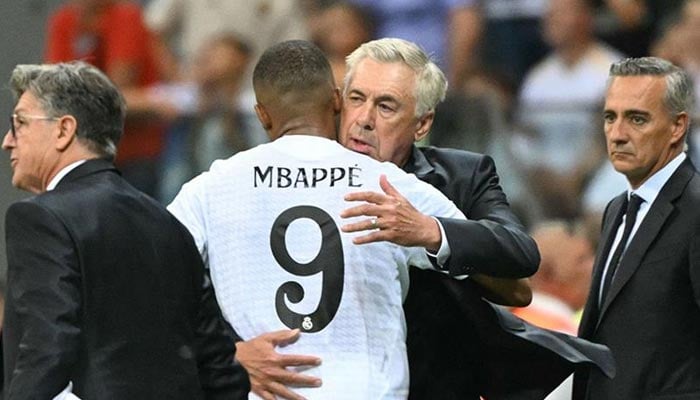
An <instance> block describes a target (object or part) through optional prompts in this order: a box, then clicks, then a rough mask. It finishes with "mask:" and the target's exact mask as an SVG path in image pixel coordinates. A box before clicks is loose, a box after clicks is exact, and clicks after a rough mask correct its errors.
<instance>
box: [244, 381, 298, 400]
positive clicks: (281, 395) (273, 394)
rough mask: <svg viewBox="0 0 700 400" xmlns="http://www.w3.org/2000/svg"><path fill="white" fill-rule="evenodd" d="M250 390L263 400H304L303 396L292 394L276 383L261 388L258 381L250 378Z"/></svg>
mask: <svg viewBox="0 0 700 400" xmlns="http://www.w3.org/2000/svg"><path fill="white" fill-rule="evenodd" d="M250 390H251V391H252V392H253V393H255V394H257V395H258V396H260V397H261V398H263V399H264V400H276V399H288V400H305V398H304V397H303V396H301V395H298V394H296V393H294V392H293V391H291V390H290V389H289V388H287V387H285V386H284V385H282V384H280V383H277V382H270V383H268V384H267V385H266V386H263V385H262V384H261V383H260V381H258V380H253V379H252V378H251V383H250Z"/></svg>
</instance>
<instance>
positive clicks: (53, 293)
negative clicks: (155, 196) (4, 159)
mask: <svg viewBox="0 0 700 400" xmlns="http://www.w3.org/2000/svg"><path fill="white" fill-rule="evenodd" d="M6 235H7V258H8V276H7V280H8V285H7V299H6V307H5V325H4V328H3V349H4V363H5V382H4V383H5V385H4V386H5V400H18V399H50V398H52V396H54V395H56V394H58V393H59V392H60V391H61V390H63V388H64V387H65V386H66V384H67V383H68V381H72V382H73V385H74V389H73V391H74V393H75V394H76V395H77V396H79V397H81V398H82V399H85V400H90V399H100V400H109V399H114V400H124V399H183V400H184V399H188V400H189V399H201V398H204V394H205V393H206V394H207V395H210V396H208V398H235V396H244V393H246V392H247V390H248V387H247V376H246V375H245V373H244V372H243V371H242V369H241V368H239V367H238V368H237V367H235V366H234V364H233V353H234V351H235V350H234V348H233V345H232V342H231V341H230V339H229V338H227V337H225V336H224V334H223V333H224V331H223V327H222V326H221V325H219V322H220V321H221V318H220V311H219V310H218V305H216V303H215V299H214V297H213V294H212V292H211V286H210V285H209V286H207V285H206V282H205V280H204V279H205V275H204V268H203V265H202V261H201V258H200V256H199V253H198V251H197V249H196V247H195V245H194V242H193V240H192V238H191V236H190V234H189V232H188V231H187V229H186V228H185V227H184V226H182V225H181V224H180V223H179V222H178V221H177V220H176V219H175V218H174V217H173V216H171V215H170V214H169V213H168V212H167V211H166V210H165V209H164V208H163V207H162V206H160V205H159V204H157V203H156V202H155V201H154V200H152V199H151V198H149V197H147V196H146V195H144V194H142V193H140V192H138V191H137V190H135V189H134V188H133V187H131V186H130V185H129V184H127V183H126V182H125V181H124V180H123V179H122V178H121V177H120V176H119V174H118V173H117V171H116V170H115V169H114V167H113V166H112V165H111V163H109V162H107V161H104V160H90V161H87V162H85V163H84V164H82V165H80V166H79V167H77V168H75V169H74V170H72V171H71V172H70V173H68V174H67V175H66V176H65V177H64V178H63V179H62V180H61V182H60V183H59V185H58V186H57V187H56V189H55V190H52V191H49V192H46V193H43V194H41V195H38V196H35V197H32V198H30V199H27V200H24V201H20V202H18V203H15V204H13V205H12V206H10V208H9V209H8V211H7V215H6ZM198 364H199V365H198Z"/></svg>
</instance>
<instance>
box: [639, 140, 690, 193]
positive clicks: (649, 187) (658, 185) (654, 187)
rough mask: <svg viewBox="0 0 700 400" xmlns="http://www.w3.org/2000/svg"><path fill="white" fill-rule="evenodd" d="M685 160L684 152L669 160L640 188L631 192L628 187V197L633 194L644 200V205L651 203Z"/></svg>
mask: <svg viewBox="0 0 700 400" xmlns="http://www.w3.org/2000/svg"><path fill="white" fill-rule="evenodd" d="M686 158H687V155H686V154H685V152H681V154H679V155H677V156H676V157H675V158H674V159H673V160H671V162H669V163H668V164H666V165H665V166H664V167H663V168H661V169H660V170H658V171H656V173H655V174H654V175H652V176H651V177H650V178H649V179H647V180H646V182H644V183H643V184H642V185H641V186H640V187H638V188H637V190H632V188H631V187H629V186H628V189H627V194H628V196H629V195H630V194H632V193H634V194H636V195H638V196H639V197H641V198H642V199H644V202H645V203H647V204H651V203H653V202H654V200H656V197H657V196H658V195H659V192H661V189H662V188H663V187H664V185H665V184H666V182H668V180H669V179H670V178H671V175H673V173H674V172H675V171H676V170H677V169H678V167H679V166H680V165H681V163H682V162H683V161H684V160H685V159H686ZM628 198H629V197H628Z"/></svg>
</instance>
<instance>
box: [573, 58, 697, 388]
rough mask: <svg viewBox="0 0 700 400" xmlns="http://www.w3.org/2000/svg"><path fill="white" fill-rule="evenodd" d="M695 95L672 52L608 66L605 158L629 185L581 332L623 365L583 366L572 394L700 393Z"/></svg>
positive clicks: (615, 205) (610, 218) (610, 224)
mask: <svg viewBox="0 0 700 400" xmlns="http://www.w3.org/2000/svg"><path fill="white" fill-rule="evenodd" d="M692 97H693V96H692V84H691V82H690V80H689V78H688V76H687V75H686V73H685V72H684V71H683V70H681V69H680V68H678V67H676V66H674V65H673V64H671V63H669V62H667V61H665V60H662V59H659V58H638V59H626V60H623V61H620V62H618V63H615V64H613V65H612V67H611V68H610V78H609V83H608V89H607V94H606V99H605V107H604V112H603V119H604V127H605V137H606V141H607V148H608V157H609V159H610V162H611V163H612V164H613V166H614V167H615V169H616V170H617V171H618V172H620V173H622V174H624V175H625V176H626V177H627V181H628V184H629V186H628V189H627V190H626V191H625V192H624V193H622V194H620V195H619V196H617V197H615V198H614V199H613V200H612V201H611V202H610V203H609V204H608V206H607V208H606V211H605V214H604V217H603V229H602V236H601V241H600V242H601V246H600V248H599V251H598V254H597V257H596V262H595V265H594V269H593V283H592V285H591V291H590V294H589V297H588V301H587V303H586V307H585V310H584V314H583V319H582V321H581V326H580V328H579V335H580V336H581V337H584V338H588V339H591V340H594V341H596V342H600V343H603V344H605V345H607V346H609V347H610V350H611V351H612V352H613V355H614V357H615V359H616V361H617V365H618V373H617V376H616V377H615V378H614V379H607V378H605V377H603V376H601V375H600V374H599V373H597V372H596V371H590V372H581V373H577V374H576V376H575V384H574V398H575V399H650V398H659V399H662V398H663V399H679V400H680V399H697V398H700V207H698V205H699V204H700V176H698V173H697V171H696V169H695V167H694V166H693V164H692V163H691V162H690V160H689V159H688V156H687V155H686V153H685V152H684V149H685V148H686V147H685V141H686V137H687V134H688V126H689V118H690V117H689V112H690V110H691V105H692Z"/></svg>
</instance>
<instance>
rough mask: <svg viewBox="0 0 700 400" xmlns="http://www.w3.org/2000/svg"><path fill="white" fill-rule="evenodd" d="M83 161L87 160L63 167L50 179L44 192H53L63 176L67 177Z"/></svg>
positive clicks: (82, 161)
mask: <svg viewBox="0 0 700 400" xmlns="http://www.w3.org/2000/svg"><path fill="white" fill-rule="evenodd" d="M85 161H87V160H78V161H76V162H74V163H71V164H68V165H66V166H65V167H63V168H62V169H61V170H60V171H58V173H57V174H56V175H55V176H54V177H53V178H51V181H49V184H48V185H47V186H46V191H47V192H48V191H49V190H54V189H55V188H56V186H57V185H58V183H59V182H61V179H63V177H64V176H66V175H68V173H69V172H71V171H72V170H74V169H76V168H77V167H78V166H80V165H81V164H82V163H84V162H85Z"/></svg>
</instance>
